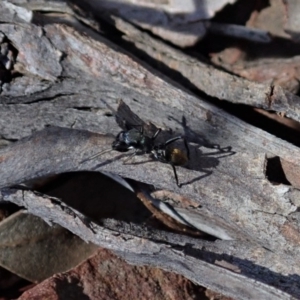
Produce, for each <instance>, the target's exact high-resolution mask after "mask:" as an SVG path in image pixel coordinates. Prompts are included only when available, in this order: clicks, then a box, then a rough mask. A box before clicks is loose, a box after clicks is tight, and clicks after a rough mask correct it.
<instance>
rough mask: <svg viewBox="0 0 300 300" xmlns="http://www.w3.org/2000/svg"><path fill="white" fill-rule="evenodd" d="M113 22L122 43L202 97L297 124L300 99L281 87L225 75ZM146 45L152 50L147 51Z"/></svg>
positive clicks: (124, 25)
mask: <svg viewBox="0 0 300 300" xmlns="http://www.w3.org/2000/svg"><path fill="white" fill-rule="evenodd" d="M114 20H115V22H116V26H117V28H118V29H119V30H121V31H122V32H124V33H125V34H126V36H125V37H124V39H126V40H128V41H130V42H132V43H134V44H135V46H136V47H137V48H138V49H140V50H142V51H143V52H145V53H146V54H147V55H149V56H150V57H151V58H153V59H155V60H156V61H159V62H161V63H163V64H164V65H166V66H168V67H169V68H170V69H172V70H174V71H176V72H179V73H180V74H181V75H182V76H184V77H185V78H186V79H188V80H189V81H190V83H192V84H193V85H194V86H195V87H197V88H198V89H199V90H200V91H202V92H204V93H205V94H207V95H209V96H212V97H216V98H218V99H220V100H226V101H229V102H232V103H235V104H246V105H250V106H254V107H259V108H263V109H266V110H272V111H276V112H284V114H285V115H286V116H287V117H289V118H291V119H294V120H296V121H299V120H300V105H299V103H300V101H299V97H298V96H296V95H294V94H292V93H290V92H288V91H286V90H284V89H282V88H281V87H280V86H278V85H272V84H261V83H256V82H252V81H249V80H246V79H243V78H240V77H237V76H234V75H231V74H228V73H225V72H223V71H221V70H218V69H216V68H214V67H212V66H210V65H208V64H206V63H203V62H201V61H199V60H197V59H195V58H192V57H190V56H188V55H185V54H183V53H182V52H179V51H178V50H175V49H174V48H172V47H171V46H168V45H166V44H164V43H163V42H160V41H157V40H155V39H154V38H152V37H150V36H149V35H148V34H147V33H144V32H141V31H140V30H138V29H137V28H135V27H133V26H132V25H130V24H129V23H127V22H125V21H124V20H121V19H119V18H116V17H115V18H114ZM149 44H151V45H152V46H151V47H149ZM216 82H218V84H217V85H216V84H215V83H216Z"/></svg>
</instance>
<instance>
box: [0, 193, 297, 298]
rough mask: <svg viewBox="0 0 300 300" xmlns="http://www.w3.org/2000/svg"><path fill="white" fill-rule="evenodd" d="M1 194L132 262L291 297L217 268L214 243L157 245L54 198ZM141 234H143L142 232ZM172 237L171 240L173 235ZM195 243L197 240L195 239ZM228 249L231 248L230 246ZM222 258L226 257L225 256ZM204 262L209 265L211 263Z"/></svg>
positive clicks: (234, 290)
mask: <svg viewBox="0 0 300 300" xmlns="http://www.w3.org/2000/svg"><path fill="white" fill-rule="evenodd" d="M1 195H2V198H3V200H5V201H11V202H14V203H16V204H18V205H21V206H24V207H25V208H27V209H28V211H29V212H30V213H32V214H34V215H38V216H39V217H41V218H43V219H44V220H45V221H48V222H50V223H51V222H53V221H54V220H55V222H58V223H59V224H60V225H61V226H63V227H65V228H67V229H69V230H70V231H71V232H73V233H74V234H76V235H78V236H80V237H81V238H82V239H84V240H85V241H87V242H93V243H94V244H97V245H99V246H102V247H105V248H108V249H111V250H114V251H115V253H117V254H118V255H119V256H121V257H123V258H125V259H126V260H127V261H130V262H131V263H134V264H147V265H153V266H158V267H161V268H163V269H165V270H170V271H173V272H174V271H175V272H176V273H178V274H181V275H183V276H185V277H186V278H188V279H190V280H192V281H194V282H197V283H198V284H201V285H204V286H206V287H210V288H212V289H213V290H216V291H219V292H221V293H223V294H225V295H228V296H231V297H234V298H236V299H245V298H248V299H256V298H257V297H258V298H259V297H263V298H264V299H274V297H279V298H281V299H290V296H289V295H288V294H286V293H284V292H283V291H282V290H281V289H282V288H281V287H280V286H277V288H274V287H272V286H269V285H266V284H264V283H262V282H259V281H256V280H253V279H251V278H249V277H245V276H243V275H241V274H237V273H234V272H232V271H229V270H227V269H225V268H221V267H219V266H217V265H214V264H213V262H214V257H217V256H215V255H212V256H210V254H209V251H210V249H209V248H210V246H211V247H213V248H216V245H215V244H214V243H212V242H205V241H201V240H198V243H197V244H198V247H199V244H200V245H203V246H201V249H203V252H202V251H200V252H199V251H198V252H197V251H196V250H195V249H194V250H193V249H192V248H190V249H189V247H192V245H190V246H189V247H187V244H185V247H183V248H180V247H179V246H178V244H176V245H173V246H172V245H171V244H169V243H167V244H166V243H163V242H160V243H157V242H154V241H152V240H151V238H150V239H144V238H143V239H141V238H139V237H137V236H136V235H138V232H139V231H137V232H135V227H134V226H133V227H131V226H126V225H125V224H124V225H125V227H124V228H125V229H127V230H128V229H129V233H128V231H127V233H123V234H120V229H121V228H122V227H123V226H124V225H122V222H121V224H120V225H121V226H119V227H117V231H115V230H110V229H108V228H105V227H102V226H99V225H97V224H96V223H93V222H90V221H89V220H87V219H86V218H85V217H84V216H83V215H81V214H80V213H79V212H77V211H75V210H72V209H70V208H68V207H67V206H66V205H64V204H63V203H61V202H60V201H59V200H58V199H55V198H49V197H45V196H43V195H36V194H34V193H33V192H30V191H21V190H9V189H3V190H2V191H1ZM136 229H137V230H138V229H139V228H138V227H136ZM146 233H147V231H146ZM140 234H142V235H143V234H144V233H143V231H140ZM175 236H176V235H175ZM170 237H171V238H172V234H171V235H170ZM152 239H153V237H152ZM194 241H196V240H195V239H194ZM183 243H184V242H183ZM231 246H233V245H231ZM240 246H241V245H239V246H238V247H237V248H239V247H240ZM221 247H222V246H221ZM225 247H226V246H225ZM226 248H227V249H228V247H226ZM226 248H225V249H226ZM248 250H249V248H248ZM253 250H254V249H253ZM256 250H258V249H256ZM259 251H263V250H262V249H261V250H259ZM202 255H204V257H206V258H205V259H204V260H203V259H201V257H202ZM221 257H223V254H222V255H221ZM205 260H209V261H210V262H209V263H208V262H206V261H205ZM218 260H219V259H218ZM246 261H247V260H246ZM246 261H245V263H246ZM241 266H242V265H241ZM256 268H257V267H256ZM245 270H247V271H248V272H251V273H252V272H253V266H252V267H251V268H249V269H247V268H245V265H244V267H243V271H245ZM260 272H261V271H260ZM257 275H258V274H257ZM269 275H271V274H269ZM275 278H276V276H275ZM275 278H274V275H273V276H271V277H268V276H266V274H265V273H264V281H265V282H266V281H268V280H272V285H273V284H274V279H275ZM279 278H280V277H279ZM279 278H277V280H279ZM281 280H283V278H281ZM224 281H225V282H226V283H225V284H220V282H224ZM294 285H295V284H294ZM275 286H276V284H275ZM289 288H290V289H291V288H293V290H289V293H292V294H293V293H297V289H295V287H294V286H293V287H289Z"/></svg>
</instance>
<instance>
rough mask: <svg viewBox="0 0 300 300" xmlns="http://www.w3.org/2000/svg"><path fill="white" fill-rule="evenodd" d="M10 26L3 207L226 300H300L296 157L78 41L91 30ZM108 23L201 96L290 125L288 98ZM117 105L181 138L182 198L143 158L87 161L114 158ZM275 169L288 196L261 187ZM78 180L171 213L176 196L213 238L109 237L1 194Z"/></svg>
mask: <svg viewBox="0 0 300 300" xmlns="http://www.w3.org/2000/svg"><path fill="white" fill-rule="evenodd" d="M1 5H4V4H1ZM11 5H12V4H11ZM27 9H28V8H27ZM68 9H69V10H67V9H66V11H69V12H70V11H72V10H71V9H70V8H68ZM64 13H65V12H64ZM74 15H75V13H74ZM74 15H72V18H74ZM0 16H1V17H2V14H0ZM75 16H76V15H75ZM7 18H8V17H6V19H4V20H3V19H2V20H3V21H2V22H1V24H0V34H1V36H2V37H3V41H5V42H8V43H10V44H11V45H12V46H13V50H12V53H13V54H14V55H15V61H14V70H15V71H16V74H17V76H13V77H12V79H11V80H10V81H9V82H3V83H2V87H1V94H0V135H1V141H2V142H3V143H4V144H7V143H10V145H9V146H6V147H4V148H3V149H2V150H1V152H0V172H1V176H0V187H1V188H2V190H1V195H2V199H3V200H5V201H11V202H14V203H16V204H18V205H20V206H24V207H25V208H26V209H27V210H28V212H29V213H32V214H35V215H37V216H39V217H41V218H43V219H44V220H46V221H48V222H54V223H58V224H60V225H62V226H64V227H65V228H67V229H69V230H70V231H72V232H73V233H75V234H77V235H78V236H80V237H81V238H83V239H84V240H86V241H88V242H93V243H95V244H97V245H100V246H102V247H107V248H109V249H112V250H114V251H116V252H117V253H118V254H119V255H121V256H123V257H124V258H125V259H127V260H128V261H130V262H132V263H139V264H151V265H154V266H158V267H161V268H164V269H168V270H171V271H174V272H177V273H180V274H183V275H184V276H186V277H188V278H190V279H192V280H193V281H195V282H197V283H199V284H202V285H204V286H206V287H209V288H211V289H214V290H216V291H220V292H222V293H224V294H225V295H228V296H232V297H235V298H239V299H258V298H261V299H262V298H263V299H274V298H276V297H277V298H280V299H289V298H290V297H295V298H298V297H300V287H299V280H300V278H299V274H300V263H299V261H298V260H297V257H299V255H300V250H299V244H300V234H299V228H300V225H299V220H300V213H299V206H300V194H299V190H298V188H299V186H300V184H299V175H298V174H299V168H300V161H299V157H300V150H299V148H298V147H296V146H294V145H292V144H290V143H288V142H286V141H284V140H281V139H279V138H277V137H275V136H273V135H271V134H269V133H267V132H265V131H263V130H261V129H258V128H256V127H254V126H251V125H249V124H246V123H245V122H243V121H241V120H240V119H238V118H236V117H234V116H232V115H230V114H228V113H226V112H225V111H223V110H222V109H219V108H217V107H216V106H214V105H212V104H209V103H208V102H206V101H205V99H204V98H203V99H201V98H200V97H196V96H195V95H193V94H192V93H191V92H190V91H188V90H187V89H186V88H185V87H182V85H180V82H175V81H173V80H172V79H170V78H166V77H165V76H163V75H162V74H161V73H159V72H158V71H157V70H155V69H154V67H151V66H149V65H146V64H145V63H143V62H141V61H140V60H139V59H137V58H136V57H135V56H134V53H133V54H131V53H128V52H126V51H124V50H123V49H121V48H120V47H118V46H117V45H115V44H113V43H111V42H110V41H108V40H107V39H106V38H105V37H104V36H103V35H101V34H100V33H99V32H95V31H91V30H90V28H88V27H86V30H84V29H85V27H84V26H86V25H82V24H81V26H82V27H80V28H81V29H78V28H77V29H75V28H74V27H72V26H71V25H66V24H58V23H54V24H52V23H50V22H49V23H47V24H44V25H43V26H38V25H35V24H32V23H30V22H25V21H24V20H23V21H18V20H15V19H13V18H12V19H10V20H8V19H7ZM81 19H84V17H81ZM115 21H116V26H117V27H118V28H120V30H122V31H123V32H124V33H125V34H126V36H125V37H124V38H125V39H127V40H130V41H131V42H132V43H133V44H134V45H135V46H136V47H137V48H139V49H140V50H142V51H145V53H147V55H150V56H152V57H153V59H155V60H157V61H161V62H162V63H164V64H166V65H168V66H169V67H170V68H173V67H174V68H175V69H176V70H177V71H178V72H180V73H181V74H182V75H183V76H185V77H186V78H188V79H189V80H190V81H191V82H192V83H193V84H194V85H195V86H197V88H199V89H200V90H202V91H203V92H204V93H205V94H208V95H211V96H214V97H217V98H219V99H227V100H229V101H233V102H240V103H241V101H242V100H243V103H247V104H249V103H250V102H251V105H257V106H258V107H263V108H266V109H272V110H277V109H278V110H279V111H281V110H284V111H285V112H286V113H287V114H288V115H289V116H291V117H293V118H295V119H296V120H298V108H297V107H298V106H299V104H296V102H295V101H296V100H298V98H295V97H296V96H292V95H290V94H289V93H288V92H285V91H284V90H282V89H281V88H279V87H270V86H265V85H262V84H257V83H253V82H250V81H249V82H248V81H246V80H243V79H240V78H237V77H235V76H233V75H230V74H228V73H225V72H223V71H219V70H217V69H214V68H213V67H211V66H207V65H205V64H204V63H201V62H199V61H195V59H192V58H189V57H187V55H185V54H183V53H181V52H180V51H178V50H175V49H172V47H171V46H167V45H165V44H164V43H163V42H161V41H156V40H154V39H153V38H152V37H150V36H149V35H148V34H147V33H145V32H141V31H139V29H137V28H135V27H133V26H132V25H130V24H128V23H126V22H125V21H122V20H120V19H115ZM84 23H85V24H91V21H90V20H88V19H87V20H86V22H84ZM75 27H76V26H75ZM83 31H85V32H83ZM91 32H92V33H91ZM120 98H122V99H123V101H124V102H125V103H126V104H127V105H129V107H130V108H131V109H132V111H134V112H135V113H136V114H137V115H138V116H139V117H140V118H142V119H143V120H145V121H151V122H152V123H153V124H155V126H157V127H158V128H162V129H163V130H164V131H165V134H170V130H171V131H172V136H176V135H181V134H182V135H184V136H185V137H186V139H187V141H188V143H189V148H190V154H191V159H190V161H189V163H188V165H187V166H184V167H178V168H177V172H178V177H179V180H180V182H182V183H183V186H182V188H178V187H177V186H176V184H175V180H174V178H173V172H172V168H171V167H170V165H168V164H163V163H160V162H158V161H155V160H151V159H150V160H149V158H148V157H147V156H146V155H141V156H136V157H134V159H133V163H130V164H123V162H122V160H124V158H126V157H127V156H126V155H124V154H122V153H119V152H114V151H112V152H108V153H105V154H103V155H102V156H100V157H99V158H97V159H95V160H87V158H89V157H90V156H91V155H94V154H96V153H98V152H100V151H102V150H105V149H108V148H110V147H111V146H110V145H111V142H112V141H113V139H114V136H116V134H117V133H118V132H119V131H120V128H119V127H118V126H117V124H116V122H115V119H114V117H113V116H112V114H111V111H110V109H109V108H108V106H107V105H106V104H105V103H107V104H108V105H109V106H111V107H113V108H114V109H115V110H116V109H117V103H118V99H120ZM253 99H255V101H254V100H253ZM103 100H104V102H105V103H104V102H103ZM248 101H250V102H249V103H248ZM254 102H255V103H254ZM163 137H164V136H163ZM274 158H278V160H280V162H281V165H282V168H283V171H284V172H285V174H286V177H287V178H288V179H289V180H290V178H291V180H290V182H291V185H286V184H274V183H272V182H270V181H269V180H268V178H267V176H266V168H268V167H270V164H271V163H272V159H274ZM291 166H293V168H291ZM80 170H90V171H99V172H102V171H103V172H104V171H105V172H110V173H114V174H118V175H120V176H122V177H125V178H129V179H132V180H135V181H138V182H142V183H146V184H149V185H153V186H154V187H155V189H156V190H162V191H164V192H166V193H168V192H170V191H171V192H172V193H173V194H174V195H177V196H178V197H179V198H178V199H179V200H178V201H175V200H174V199H175V198H176V197H175V196H174V199H173V200H172V198H171V201H173V202H172V203H171V206H172V207H173V208H174V210H175V211H176V212H177V213H179V214H180V215H181V216H184V218H185V219H186V220H188V223H189V224H192V225H193V226H194V227H195V228H198V229H201V230H202V231H205V232H208V233H209V234H211V235H213V236H215V237H217V238H219V239H220V240H217V241H215V242H208V241H202V240H201V239H200V240H199V239H196V238H194V239H192V240H188V238H187V237H185V236H184V235H182V236H180V235H177V236H175V235H172V234H171V233H163V234H162V235H163V236H164V235H166V237H165V238H164V239H163V240H162V237H158V236H159V234H157V233H155V232H153V233H152V235H151V234H149V231H150V232H151V229H147V230H148V231H147V230H146V229H145V230H142V229H143V228H136V227H134V226H133V225H132V226H129V227H130V230H129V232H127V231H126V230H125V229H126V228H127V227H126V226H127V225H128V224H127V225H126V224H123V223H122V224H119V226H116V224H115V223H114V222H113V221H111V220H110V221H107V223H105V222H104V223H103V224H102V225H101V226H100V225H97V224H95V223H93V222H92V221H90V220H86V219H85V217H84V216H82V215H81V216H80V213H78V212H75V213H74V212H73V211H72V209H70V208H67V206H63V205H62V204H61V203H60V202H59V201H58V200H57V199H52V198H50V197H47V196H46V195H38V194H35V193H34V192H31V191H24V190H22V189H17V188H16V189H8V187H11V186H15V185H18V184H21V183H23V182H26V181H28V180H31V179H35V178H38V177H42V176H47V175H50V174H59V173H63V172H69V171H80ZM297 176H298V177H297ZM142 193H143V195H146V196H147V197H149V199H151V201H155V199H157V198H158V197H157V195H156V194H155V193H152V194H151V193H146V192H144V191H142ZM159 200H162V199H159ZM124 201H126V199H124ZM184 201H187V202H186V203H189V204H188V205H184ZM153 203H154V202H153ZM158 203H161V202H158ZM190 203H193V205H190ZM159 205H161V204H158V206H159ZM78 216H79V217H78ZM118 230H119V233H118V234H116V232H117V231H118ZM186 239H187V240H186ZM199 245H200V246H199ZM220 261H224V262H226V263H229V264H232V265H234V267H235V268H236V267H237V268H238V270H239V273H236V272H233V271H232V270H228V269H226V268H224V267H221V266H219V265H218V262H220Z"/></svg>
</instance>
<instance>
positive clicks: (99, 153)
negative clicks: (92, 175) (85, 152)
mask: <svg viewBox="0 0 300 300" xmlns="http://www.w3.org/2000/svg"><path fill="white" fill-rule="evenodd" d="M112 150H114V149H105V150H103V151H101V152H98V153H97V154H95V155H93V156H90V157H88V158H87V159H84V160H82V161H81V162H80V163H81V164H82V163H84V162H86V161H89V160H92V159H95V158H97V157H98V156H100V155H102V154H104V153H107V152H110V151H112Z"/></svg>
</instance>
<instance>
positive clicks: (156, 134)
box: [151, 128, 161, 141]
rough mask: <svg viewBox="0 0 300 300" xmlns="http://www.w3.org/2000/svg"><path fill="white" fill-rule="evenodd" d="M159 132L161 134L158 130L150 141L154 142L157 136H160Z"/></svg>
mask: <svg viewBox="0 0 300 300" xmlns="http://www.w3.org/2000/svg"><path fill="white" fill-rule="evenodd" d="M160 132H161V128H158V129H157V131H156V132H155V133H154V135H153V137H152V138H151V139H152V140H153V141H154V140H155V139H156V138H157V136H158V135H159V134H160Z"/></svg>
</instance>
